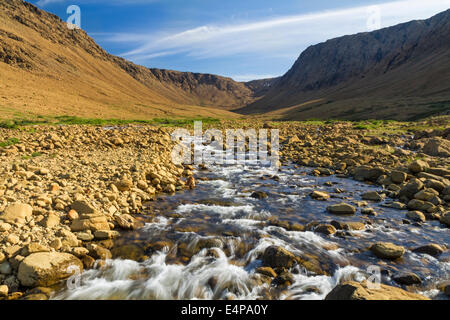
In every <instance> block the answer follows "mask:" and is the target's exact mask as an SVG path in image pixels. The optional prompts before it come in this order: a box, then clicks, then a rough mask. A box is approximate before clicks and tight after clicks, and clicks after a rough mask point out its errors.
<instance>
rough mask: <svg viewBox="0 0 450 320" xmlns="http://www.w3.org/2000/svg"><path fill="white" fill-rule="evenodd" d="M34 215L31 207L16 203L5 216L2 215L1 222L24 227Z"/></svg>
mask: <svg viewBox="0 0 450 320" xmlns="http://www.w3.org/2000/svg"><path fill="white" fill-rule="evenodd" d="M32 214H33V208H32V207H31V206H30V205H28V204H23V203H14V204H12V205H10V206H8V207H7V208H6V209H5V211H4V212H3V214H2V215H0V220H3V222H5V223H10V224H18V225H23V224H25V222H26V220H27V219H29V218H30V217H31V216H32Z"/></svg>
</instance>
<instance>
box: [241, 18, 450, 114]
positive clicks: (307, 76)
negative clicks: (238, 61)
mask: <svg viewBox="0 0 450 320" xmlns="http://www.w3.org/2000/svg"><path fill="white" fill-rule="evenodd" d="M449 111H450V10H447V11H445V12H442V13H440V14H438V15H436V16H434V17H432V18H430V19H428V20H423V21H411V22H408V23H403V24H400V25H397V26H394V27H389V28H385V29H381V30H377V31H374V32H367V33H359V34H356V35H350V36H344V37H340V38H336V39H332V40H328V41H326V42H324V43H320V44H318V45H314V46H311V47H309V48H307V49H306V50H305V51H304V52H303V53H302V54H301V55H300V57H299V58H298V60H297V61H296V62H295V64H294V65H293V67H292V68H291V69H290V70H289V71H288V72H287V73H286V74H285V75H284V76H283V77H281V78H279V79H277V80H276V81H275V83H272V85H270V87H269V89H268V90H267V91H266V92H265V93H264V96H263V97H262V98H261V99H259V100H256V101H255V102H253V103H251V104H249V105H248V106H246V107H244V108H241V109H238V110H237V112H240V113H242V114H265V115H266V116H269V117H279V118H281V119H286V120H301V119H310V118H343V119H353V120H355V119H368V118H374V119H375V118H383V119H400V120H411V119H418V118H422V117H426V116H430V115H435V114H443V113H448V112H449Z"/></svg>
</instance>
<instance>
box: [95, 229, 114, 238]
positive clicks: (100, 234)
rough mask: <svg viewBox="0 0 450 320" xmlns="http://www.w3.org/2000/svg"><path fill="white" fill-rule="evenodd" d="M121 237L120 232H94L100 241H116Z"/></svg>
mask: <svg viewBox="0 0 450 320" xmlns="http://www.w3.org/2000/svg"><path fill="white" fill-rule="evenodd" d="M118 236H119V232H117V231H114V230H98V231H95V232H94V237H95V239H98V240H107V239H114V238H117V237H118Z"/></svg>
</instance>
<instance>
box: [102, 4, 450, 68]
mask: <svg viewBox="0 0 450 320" xmlns="http://www.w3.org/2000/svg"><path fill="white" fill-rule="evenodd" d="M378 7H379V9H380V13H381V27H387V26H392V25H395V24H398V23H401V22H407V21H410V20H414V19H426V18H429V17H431V16H432V15H434V14H436V13H438V12H440V11H443V10H446V9H448V8H450V0H428V1H423V0H408V1H394V2H387V3H384V4H380V5H378ZM367 9H368V7H367V6H364V7H355V8H348V9H341V10H333V11H325V12H318V13H312V14H304V15H294V16H284V17H275V18H272V19H268V20H263V21H253V22H248V23H242V24H237V25H204V26H199V27H196V28H192V29H188V30H184V31H180V32H177V33H172V34H161V33H159V34H155V33H148V34H146V33H136V34H120V33H119V34H110V35H105V38H104V39H103V40H104V41H115V42H122V43H129V44H134V45H135V48H134V49H132V50H130V51H128V52H125V53H123V54H122V56H124V57H127V58H129V59H131V60H134V61H144V60H148V59H150V58H152V57H157V56H163V55H170V54H175V53H176V54H180V53H183V54H185V55H186V56H189V57H191V58H200V59H201V58H214V57H223V56H234V55H241V54H242V55H254V56H255V57H256V58H267V59H270V58H271V57H280V56H284V57H286V56H290V57H292V58H296V57H297V56H298V55H299V54H300V52H301V51H303V50H304V49H305V48H306V47H307V46H309V45H312V44H316V43H318V42H322V41H325V40H327V39H330V38H334V37H338V36H342V35H346V34H353V33H357V32H365V31H369V30H368V26H367V21H368V19H369V13H368V10H367Z"/></svg>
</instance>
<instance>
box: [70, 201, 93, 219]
mask: <svg viewBox="0 0 450 320" xmlns="http://www.w3.org/2000/svg"><path fill="white" fill-rule="evenodd" d="M71 208H72V210H75V211H76V212H77V213H78V214H79V215H80V214H94V213H96V210H95V208H94V207H93V206H92V205H90V204H89V203H88V202H86V201H84V200H80V201H74V202H73V203H72V206H71ZM72 216H73V214H72Z"/></svg>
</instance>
